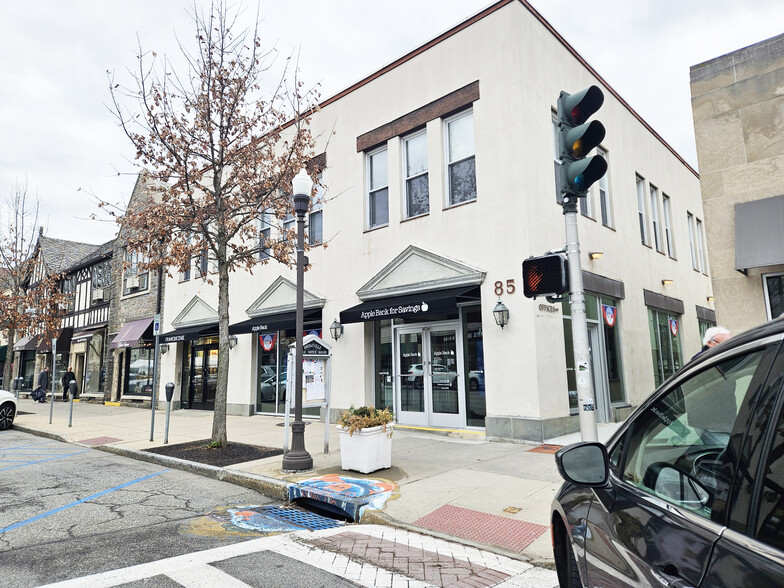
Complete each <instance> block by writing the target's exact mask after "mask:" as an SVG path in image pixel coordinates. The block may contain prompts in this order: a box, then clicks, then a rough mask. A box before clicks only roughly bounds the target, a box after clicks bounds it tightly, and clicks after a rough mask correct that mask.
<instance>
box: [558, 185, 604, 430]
mask: <svg viewBox="0 0 784 588" xmlns="http://www.w3.org/2000/svg"><path fill="white" fill-rule="evenodd" d="M563 213H564V219H565V221H566V259H567V261H568V263H569V288H570V291H569V305H570V308H571V316H572V347H573V348H574V375H575V380H576V381H577V402H578V405H577V407H578V410H579V411H580V436H581V438H582V440H583V441H598V440H599V431H598V429H597V427H596V400H595V397H594V389H593V375H592V374H591V351H590V347H589V346H588V321H587V320H586V314H585V292H584V291H583V270H582V268H581V267H580V237H579V235H578V234H577V198H575V197H573V196H566V197H565V198H564V202H563Z"/></svg>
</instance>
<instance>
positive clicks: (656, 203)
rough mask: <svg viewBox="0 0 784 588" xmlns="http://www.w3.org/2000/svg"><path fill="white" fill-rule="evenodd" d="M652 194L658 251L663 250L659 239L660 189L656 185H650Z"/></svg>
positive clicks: (652, 214) (654, 230)
mask: <svg viewBox="0 0 784 588" xmlns="http://www.w3.org/2000/svg"><path fill="white" fill-rule="evenodd" d="M650 194H651V223H652V224H653V244H654V246H655V247H656V251H661V250H662V248H661V242H660V239H659V190H658V188H656V186H654V185H652V184H651V185H650Z"/></svg>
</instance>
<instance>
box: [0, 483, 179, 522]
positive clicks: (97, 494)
mask: <svg viewBox="0 0 784 588" xmlns="http://www.w3.org/2000/svg"><path fill="white" fill-rule="evenodd" d="M168 471H169V468H166V469H165V470H161V471H160V472H155V473H154V474H149V475H147V476H143V477H141V478H136V479H135V480H131V481H130V482H125V483H123V484H120V485H119V486H115V487H114V488H109V489H108V490H102V491H101V492H98V493H96V494H93V495H92V496H88V497H86V498H82V499H81V500H77V501H76V502H72V503H70V504H66V505H65V506H60V507H58V508H55V509H52V510H50V511H47V512H45V513H41V514H39V515H36V516H34V517H31V518H29V519H27V520H26V521H20V522H18V523H14V524H13V525H8V526H7V527H5V528H3V529H0V535H2V534H3V533H5V532H6V531H13V530H14V529H18V528H19V527H22V526H24V525H27V524H29V523H34V522H35V521H39V520H41V519H43V518H45V517H48V516H51V515H53V514H57V513H58V512H60V511H62V510H65V509H66V508H71V507H72V506H76V505H78V504H82V503H83V502H87V501H88V500H92V499H94V498H100V497H101V496H103V495H104V494H109V492H114V491H115V490H122V489H123V488H126V487H127V486H131V485H132V484H136V483H138V482H143V481H144V480H149V479H150V478H154V477H155V476H158V475H160V474H163V473H164V472H168Z"/></svg>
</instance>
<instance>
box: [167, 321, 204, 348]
mask: <svg viewBox="0 0 784 588" xmlns="http://www.w3.org/2000/svg"><path fill="white" fill-rule="evenodd" d="M217 332H218V323H210V324H208V325H197V326H195V327H185V328H183V329H177V330H175V331H169V332H168V333H163V334H162V335H160V342H161V343H177V342H179V341H194V340H196V339H198V338H199V337H201V336H203V335H206V334H208V333H209V334H211V333H217Z"/></svg>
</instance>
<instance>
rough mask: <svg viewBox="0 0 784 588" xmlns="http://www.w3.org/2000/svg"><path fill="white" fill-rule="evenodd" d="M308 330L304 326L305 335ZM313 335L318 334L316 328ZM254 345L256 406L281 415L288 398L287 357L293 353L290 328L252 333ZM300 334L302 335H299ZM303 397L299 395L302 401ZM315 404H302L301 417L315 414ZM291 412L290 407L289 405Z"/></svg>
mask: <svg viewBox="0 0 784 588" xmlns="http://www.w3.org/2000/svg"><path fill="white" fill-rule="evenodd" d="M311 331H312V329H308V328H307V327H306V330H305V335H307V334H309V333H310V332H311ZM316 334H319V333H318V331H316ZM254 336H255V337H256V344H257V345H258V354H257V362H256V363H257V371H256V373H257V374H258V376H257V378H256V407H257V410H258V411H259V412H265V413H273V414H283V413H284V412H285V411H286V399H287V398H288V394H287V391H288V383H287V382H288V356H289V353H294V349H293V347H291V346H292V345H293V344H294V343H296V337H295V336H294V330H288V331H272V332H269V333H261V334H256V335H254ZM303 336H304V335H303ZM304 399H305V397H304V396H303V402H304ZM319 412H320V409H319V407H317V406H316V407H304V406H303V408H302V414H303V415H305V416H318V415H319ZM291 414H292V415H293V414H294V408H293V406H292V408H291Z"/></svg>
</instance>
